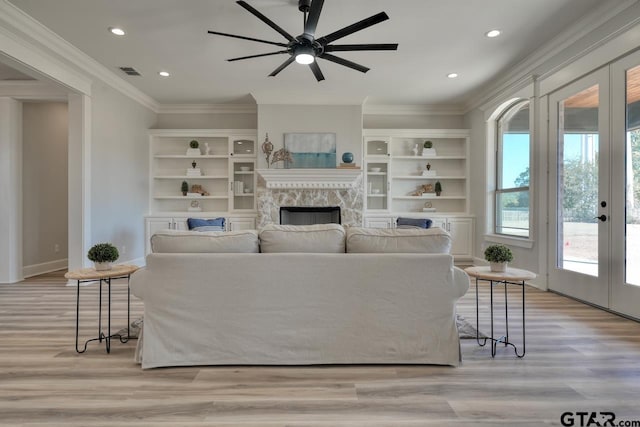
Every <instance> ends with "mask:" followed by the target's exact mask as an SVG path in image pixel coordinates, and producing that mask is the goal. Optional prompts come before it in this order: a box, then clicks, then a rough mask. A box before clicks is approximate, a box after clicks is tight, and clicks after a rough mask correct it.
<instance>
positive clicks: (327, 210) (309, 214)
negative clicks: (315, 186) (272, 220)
mask: <svg viewBox="0 0 640 427" xmlns="http://www.w3.org/2000/svg"><path fill="white" fill-rule="evenodd" d="M341 223H342V220H341V218H340V206H282V207H280V224H282V225H312V224H341Z"/></svg>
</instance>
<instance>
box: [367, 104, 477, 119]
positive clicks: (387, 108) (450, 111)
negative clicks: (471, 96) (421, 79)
mask: <svg viewBox="0 0 640 427" xmlns="http://www.w3.org/2000/svg"><path fill="white" fill-rule="evenodd" d="M464 112H465V110H464V108H463V107H462V106H460V105H406V104H405V105H402V104H397V105H391V104H389V105H385V104H364V105H363V106H362V114H370V115H391V116H449V115H461V114H464Z"/></svg>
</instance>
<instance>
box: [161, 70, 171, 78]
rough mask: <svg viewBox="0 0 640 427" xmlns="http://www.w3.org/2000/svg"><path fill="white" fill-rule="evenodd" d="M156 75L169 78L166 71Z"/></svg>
mask: <svg viewBox="0 0 640 427" xmlns="http://www.w3.org/2000/svg"><path fill="white" fill-rule="evenodd" d="M158 74H160V75H161V76H162V77H169V76H170V75H171V74H169V73H168V72H167V71H160V72H159V73H158Z"/></svg>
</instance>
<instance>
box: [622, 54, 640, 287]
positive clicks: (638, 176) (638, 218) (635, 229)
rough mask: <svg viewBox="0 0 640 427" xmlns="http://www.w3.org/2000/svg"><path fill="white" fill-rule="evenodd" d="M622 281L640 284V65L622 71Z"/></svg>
mask: <svg viewBox="0 0 640 427" xmlns="http://www.w3.org/2000/svg"><path fill="white" fill-rule="evenodd" d="M625 86H626V132H625V133H626V173H625V175H626V186H625V190H626V191H625V193H626V194H625V198H626V203H625V207H626V221H625V223H626V239H625V245H626V246H625V282H626V283H628V284H630V285H636V286H640V66H636V67H634V68H631V69H629V70H627V72H626V84H625Z"/></svg>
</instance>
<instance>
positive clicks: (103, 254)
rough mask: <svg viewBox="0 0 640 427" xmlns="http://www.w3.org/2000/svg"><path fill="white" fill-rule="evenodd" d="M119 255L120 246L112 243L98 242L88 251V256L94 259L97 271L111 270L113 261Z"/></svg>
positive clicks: (91, 259) (90, 259)
mask: <svg viewBox="0 0 640 427" xmlns="http://www.w3.org/2000/svg"><path fill="white" fill-rule="evenodd" d="M119 256H120V254H119V253H118V248H116V247H115V246H113V245H112V244H111V243H98V244H97V245H94V246H93V247H92V248H91V249H89V252H87V258H89V261H93V264H94V266H95V269H96V270H97V271H104V270H111V268H112V266H111V263H112V262H115V261H116V260H117V259H118V257H119Z"/></svg>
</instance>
